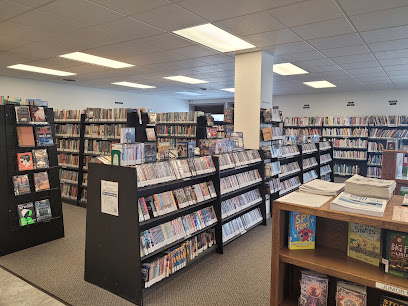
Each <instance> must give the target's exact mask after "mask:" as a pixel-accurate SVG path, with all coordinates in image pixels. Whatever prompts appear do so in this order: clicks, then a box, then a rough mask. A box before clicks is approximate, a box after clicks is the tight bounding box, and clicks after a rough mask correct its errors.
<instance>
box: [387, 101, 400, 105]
mask: <svg viewBox="0 0 408 306" xmlns="http://www.w3.org/2000/svg"><path fill="white" fill-rule="evenodd" d="M397 102H398V101H397V100H391V101H388V103H390V105H397Z"/></svg>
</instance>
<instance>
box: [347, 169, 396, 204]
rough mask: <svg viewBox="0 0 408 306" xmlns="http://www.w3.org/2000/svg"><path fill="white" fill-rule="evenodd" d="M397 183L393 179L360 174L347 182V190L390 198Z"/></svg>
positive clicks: (365, 195)
mask: <svg viewBox="0 0 408 306" xmlns="http://www.w3.org/2000/svg"><path fill="white" fill-rule="evenodd" d="M395 187H397V184H396V182H395V181H393V180H380V179H375V178H367V177H364V176H361V175H358V174H355V175H353V176H352V177H351V178H349V179H348V180H347V181H346V182H345V190H344V191H345V192H347V193H350V194H354V195H357V196H360V197H374V198H380V199H388V200H389V199H390V198H391V196H392V194H393V192H394V189H395Z"/></svg>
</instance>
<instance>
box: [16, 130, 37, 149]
mask: <svg viewBox="0 0 408 306" xmlns="http://www.w3.org/2000/svg"><path fill="white" fill-rule="evenodd" d="M17 138H18V145H19V146H20V147H34V146H35V142H34V133H33V127H32V126H18V127H17Z"/></svg>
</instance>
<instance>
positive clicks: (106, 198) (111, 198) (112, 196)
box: [101, 180, 119, 217]
mask: <svg viewBox="0 0 408 306" xmlns="http://www.w3.org/2000/svg"><path fill="white" fill-rule="evenodd" d="M101 212H102V213H104V214H108V215H112V216H117V217H118V216H119V183H118V182H110V181H103V180H101Z"/></svg>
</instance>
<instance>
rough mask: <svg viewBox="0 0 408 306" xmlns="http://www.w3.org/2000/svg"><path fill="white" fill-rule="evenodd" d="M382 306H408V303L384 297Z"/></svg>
mask: <svg viewBox="0 0 408 306" xmlns="http://www.w3.org/2000/svg"><path fill="white" fill-rule="evenodd" d="M380 306H408V301H403V300H400V299H396V298H392V297H389V296H384V295H382V296H381V302H380Z"/></svg>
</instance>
